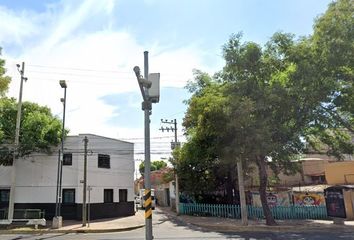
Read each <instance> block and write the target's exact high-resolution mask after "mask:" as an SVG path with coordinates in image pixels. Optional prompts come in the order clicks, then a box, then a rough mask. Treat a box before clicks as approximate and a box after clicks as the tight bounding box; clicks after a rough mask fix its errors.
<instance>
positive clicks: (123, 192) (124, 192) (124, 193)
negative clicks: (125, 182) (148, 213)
mask: <svg viewBox="0 0 354 240" xmlns="http://www.w3.org/2000/svg"><path fill="white" fill-rule="evenodd" d="M127 201H128V189H119V202H127Z"/></svg>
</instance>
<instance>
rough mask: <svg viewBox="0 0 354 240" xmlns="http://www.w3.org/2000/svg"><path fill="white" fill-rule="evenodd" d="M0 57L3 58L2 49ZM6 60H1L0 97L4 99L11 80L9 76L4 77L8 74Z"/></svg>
mask: <svg viewBox="0 0 354 240" xmlns="http://www.w3.org/2000/svg"><path fill="white" fill-rule="evenodd" d="M0 56H1V47H0ZM4 66H5V60H3V59H0V97H4V96H5V93H6V92H7V90H8V88H9V84H10V82H11V78H10V77H9V76H4V75H5V73H6V69H5V68H4Z"/></svg>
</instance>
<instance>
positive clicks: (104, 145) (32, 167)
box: [0, 134, 134, 203]
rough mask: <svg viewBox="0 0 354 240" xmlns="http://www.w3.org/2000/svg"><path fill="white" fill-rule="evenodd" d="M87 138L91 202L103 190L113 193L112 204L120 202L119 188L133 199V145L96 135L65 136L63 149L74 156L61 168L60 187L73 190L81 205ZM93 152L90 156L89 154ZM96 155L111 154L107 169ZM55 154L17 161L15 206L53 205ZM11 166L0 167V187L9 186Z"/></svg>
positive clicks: (36, 154) (35, 155)
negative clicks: (85, 140)
mask: <svg viewBox="0 0 354 240" xmlns="http://www.w3.org/2000/svg"><path fill="white" fill-rule="evenodd" d="M85 136H87V137H88V139H89V143H88V150H89V155H88V158H87V162H88V174H87V179H88V185H90V186H92V189H93V190H92V191H91V203H102V202H103V189H105V188H107V189H113V190H114V199H113V200H114V202H118V201H119V196H118V192H119V189H127V190H128V201H133V199H134V188H133V186H134V182H133V181H134V158H133V152H134V145H133V144H132V143H128V142H123V141H119V140H115V139H109V138H104V137H100V136H96V135H90V134H85V135H79V136H69V137H67V139H66V141H65V144H64V149H65V152H71V153H72V155H73V159H72V166H63V181H62V188H63V189H65V188H75V200H76V202H77V203H82V194H83V189H82V185H83V184H82V183H80V180H82V179H83V169H84V167H83V165H84V154H83V153H84V143H83V139H84V137H85ZM91 152H92V153H91ZM98 154H108V155H110V164H111V168H110V169H105V168H98ZM57 167H58V152H57V150H56V151H54V152H53V154H51V155H47V154H39V153H34V154H32V155H31V156H29V157H26V158H23V159H18V160H17V161H16V191H15V202H17V203H55V197H56V183H57ZM11 171H12V167H11V166H8V167H4V166H0V188H4V187H10V184H11Z"/></svg>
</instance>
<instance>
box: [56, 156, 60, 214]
mask: <svg viewBox="0 0 354 240" xmlns="http://www.w3.org/2000/svg"><path fill="white" fill-rule="evenodd" d="M59 174H60V149H59V151H58V171H57V192H56V196H55V217H58V208H59V201H58V197H59Z"/></svg>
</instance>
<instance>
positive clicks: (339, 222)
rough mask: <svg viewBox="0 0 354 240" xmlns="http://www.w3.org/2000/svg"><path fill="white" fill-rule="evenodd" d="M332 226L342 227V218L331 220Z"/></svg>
mask: <svg viewBox="0 0 354 240" xmlns="http://www.w3.org/2000/svg"><path fill="white" fill-rule="evenodd" d="M333 224H336V225H344V218H333Z"/></svg>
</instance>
